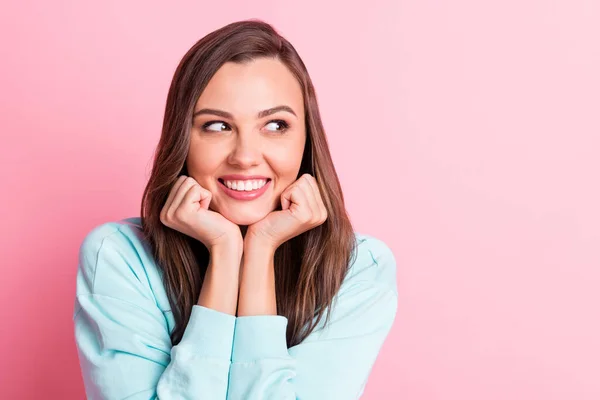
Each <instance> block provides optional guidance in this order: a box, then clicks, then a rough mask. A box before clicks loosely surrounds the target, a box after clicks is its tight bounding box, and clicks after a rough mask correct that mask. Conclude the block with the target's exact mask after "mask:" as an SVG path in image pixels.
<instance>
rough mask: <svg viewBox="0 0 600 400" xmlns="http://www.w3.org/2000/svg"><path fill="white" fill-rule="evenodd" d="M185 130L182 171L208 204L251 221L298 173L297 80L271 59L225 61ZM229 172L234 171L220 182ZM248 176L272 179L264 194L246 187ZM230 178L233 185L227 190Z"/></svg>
mask: <svg viewBox="0 0 600 400" xmlns="http://www.w3.org/2000/svg"><path fill="white" fill-rule="evenodd" d="M275 107H277V108H278V109H274V108H275ZM280 107H281V108H280ZM269 110H271V111H269ZM286 125H287V127H286ZM190 135H191V138H190V148H189V153H188V157H187V160H186V164H187V170H188V173H189V175H190V176H191V177H192V178H194V179H195V180H196V181H197V182H198V183H199V184H200V186H202V187H203V188H205V189H207V190H209V191H210V192H211V193H212V200H211V203H210V207H209V208H210V209H211V210H214V211H216V212H219V213H220V214H222V215H223V216H224V217H225V218H227V219H228V220H230V221H232V222H234V223H236V224H238V225H251V224H253V223H255V222H257V221H259V220H261V219H262V218H264V217H265V216H266V215H267V214H268V213H270V212H271V211H273V210H275V209H276V208H277V207H278V205H279V204H280V195H281V193H282V192H283V191H284V190H285V189H286V188H287V187H288V186H289V185H290V184H292V183H293V182H294V181H295V180H296V177H297V176H298V172H299V170H300V164H301V161H302V154H303V152H304V145H305V142H306V129H305V124H304V101H303V95H302V89H301V87H300V84H299V83H298V81H297V80H296V78H295V77H294V75H292V73H291V72H290V71H289V70H288V69H287V67H286V66H285V65H284V64H283V63H281V62H280V61H278V60H275V59H270V58H259V59H256V60H255V61H253V62H251V63H246V64H237V63H232V62H229V63H226V64H224V65H223V66H222V67H221V68H220V69H219V70H218V71H217V72H216V74H215V75H214V76H213V77H212V79H211V80H210V82H209V83H208V85H207V87H206V89H205V90H204V91H203V93H202V95H201V96H200V98H199V99H198V101H197V103H196V106H195V108H194V119H193V121H192V129H191V132H190ZM227 175H240V176H239V177H230V179H225V180H224V179H223V177H226V176H227ZM249 176H258V177H261V178H262V179H263V180H264V179H265V178H268V179H270V181H267V183H266V187H265V188H263V190H262V191H261V190H250V191H248V190H246V189H250V187H251V185H252V183H250V182H252V180H251V181H250V182H247V181H246V180H245V179H244V178H245V177H249ZM259 179H260V178H259ZM240 181H243V184H244V185H243V189H244V191H242V192H240V191H239V189H240V187H241V185H240ZM233 182H235V187H236V189H237V190H232V189H228V187H227V185H232V184H233ZM260 183H261V182H256V183H255V185H254V186H252V187H253V188H254V187H256V185H257V184H260ZM261 192H262V194H260V193H261ZM228 193H230V194H231V195H230V194H228ZM257 195H258V196H257ZM241 196H245V197H247V198H248V197H249V198H250V199H241V198H240V197H241Z"/></svg>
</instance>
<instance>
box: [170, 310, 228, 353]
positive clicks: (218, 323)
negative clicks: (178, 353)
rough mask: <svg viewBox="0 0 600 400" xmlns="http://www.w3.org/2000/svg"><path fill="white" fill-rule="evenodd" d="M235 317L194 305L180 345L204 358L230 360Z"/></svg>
mask: <svg viewBox="0 0 600 400" xmlns="http://www.w3.org/2000/svg"><path fill="white" fill-rule="evenodd" d="M234 328H235V316H234V315H231V314H227V313H223V312H220V311H217V310H214V309H212V308H208V307H204V306H200V305H197V304H195V305H193V306H192V313H191V315H190V320H189V322H188V324H187V326H186V328H185V331H184V332H183V336H182V337H181V341H180V342H179V345H180V346H182V347H185V348H187V349H190V350H191V351H192V352H193V353H194V354H196V355H199V356H202V357H214V358H225V359H227V360H229V359H230V356H231V347H232V344H233V331H234Z"/></svg>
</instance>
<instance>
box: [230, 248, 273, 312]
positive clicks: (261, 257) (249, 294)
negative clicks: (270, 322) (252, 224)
mask: <svg viewBox="0 0 600 400" xmlns="http://www.w3.org/2000/svg"><path fill="white" fill-rule="evenodd" d="M274 256H275V249H274V248H273V247H272V246H270V245H269V244H268V243H264V242H260V239H259V238H251V237H249V238H248V240H246V241H245V242H244V254H243V256H242V263H241V270H240V273H241V277H240V290H239V300H238V312H237V315H238V317H241V316H251V315H277V302H276V296H275V271H274Z"/></svg>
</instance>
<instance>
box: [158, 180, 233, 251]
mask: <svg viewBox="0 0 600 400" xmlns="http://www.w3.org/2000/svg"><path fill="white" fill-rule="evenodd" d="M211 199H212V193H211V192H210V191H208V190H206V189H204V188H203V187H202V186H200V184H199V183H198V182H196V180H195V179H194V178H192V177H188V176H185V175H181V176H180V177H179V178H177V181H175V184H174V185H173V187H172V188H171V191H170V193H169V197H168V198H167V201H166V203H165V205H164V206H163V208H162V210H161V212H160V221H161V222H162V223H163V224H164V225H166V226H168V227H169V228H172V229H175V230H177V231H179V232H182V233H184V234H186V235H188V236H190V237H193V238H194V239H196V240H199V241H200V242H202V243H203V244H204V245H205V246H206V247H207V248H208V249H209V251H211V252H212V249H213V248H214V247H215V246H219V247H223V248H242V247H243V243H244V240H243V238H242V233H241V231H240V228H239V226H238V225H237V224H234V223H233V222H231V221H229V220H228V219H227V218H225V217H224V216H222V215H221V214H219V213H218V212H215V211H211V210H209V209H208V205H209V204H210V201H211ZM232 246H233V247H232Z"/></svg>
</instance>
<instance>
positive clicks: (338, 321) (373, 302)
mask: <svg viewBox="0 0 600 400" xmlns="http://www.w3.org/2000/svg"><path fill="white" fill-rule="evenodd" d="M359 242H360V243H359V248H358V252H359V254H358V257H357V259H356V261H355V263H354V265H353V267H352V269H351V272H350V274H349V276H348V278H347V279H346V280H345V281H344V284H343V285H342V288H341V289H340V291H339V293H338V295H337V296H336V299H335V302H334V304H333V308H332V314H331V319H330V323H329V324H328V325H327V326H324V325H323V320H321V322H320V325H318V326H317V328H316V329H315V330H314V331H313V332H312V333H311V334H310V335H309V336H308V337H307V338H306V339H305V340H304V341H303V342H302V343H300V344H299V345H297V346H293V347H291V348H289V349H288V348H287V341H286V329H287V322H288V321H287V318H285V317H284V316H281V315H276V313H274V312H273V310H274V300H275V295H274V283H273V280H272V277H270V276H269V274H271V273H272V269H273V262H272V255H271V253H270V252H269V251H265V248H264V247H263V248H262V249H261V248H260V247H255V248H253V249H250V248H249V249H248V253H247V254H246V256H245V257H247V258H245V259H244V261H243V263H242V275H241V288H243V290H244V292H245V294H244V295H243V296H242V293H240V304H239V306H238V310H239V311H238V318H237V320H236V325H235V332H234V340H233V351H232V359H231V367H230V371H231V372H230V379H229V388H228V392H227V399H229V400H242V399H243V400H252V399H256V400H259V399H260V400H285V399H303V400H322V399H328V400H351V399H352V400H354V399H357V398H359V397H360V396H361V394H362V392H363V390H364V387H365V385H366V382H367V379H368V376H369V373H370V371H371V368H372V367H373V365H374V363H375V360H376V358H377V355H378V353H379V350H380V348H381V346H382V345H383V342H384V340H385V338H386V337H387V334H388V333H389V330H390V329H391V327H392V323H393V321H394V319H395V315H396V308H397V302H398V300H397V299H398V294H397V289H396V261H395V258H394V256H393V254H392V252H391V250H390V249H389V248H388V247H387V246H386V245H385V243H383V242H382V241H380V240H378V239H375V238H373V237H366V236H365V237H362V238H361V239H360V240H359ZM251 254H253V256H250V255H251ZM240 312H241V313H240Z"/></svg>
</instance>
